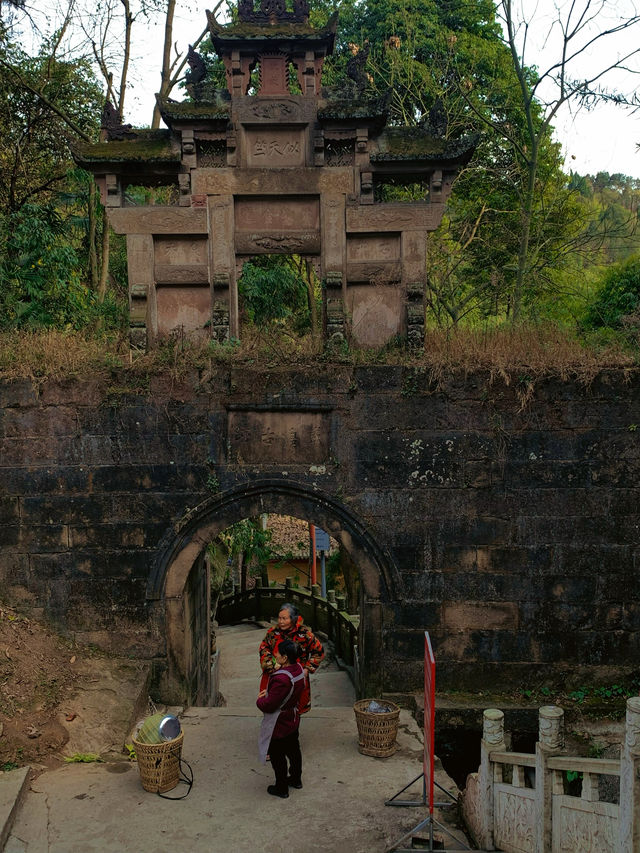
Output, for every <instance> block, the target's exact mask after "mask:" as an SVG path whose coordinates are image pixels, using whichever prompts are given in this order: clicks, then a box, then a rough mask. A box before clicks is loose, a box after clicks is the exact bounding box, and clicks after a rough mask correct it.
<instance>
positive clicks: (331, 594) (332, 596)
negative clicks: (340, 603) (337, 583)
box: [327, 589, 336, 607]
mask: <svg viewBox="0 0 640 853" xmlns="http://www.w3.org/2000/svg"><path fill="white" fill-rule="evenodd" d="M327 601H328V602H329V604H333V605H334V607H335V605H336V591H335V589H329V590H327Z"/></svg>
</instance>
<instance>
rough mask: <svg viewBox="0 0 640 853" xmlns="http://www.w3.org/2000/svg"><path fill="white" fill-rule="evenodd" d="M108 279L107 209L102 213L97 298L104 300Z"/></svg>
mask: <svg viewBox="0 0 640 853" xmlns="http://www.w3.org/2000/svg"><path fill="white" fill-rule="evenodd" d="M108 280H109V219H108V217H107V211H106V210H104V211H103V214H102V258H101V264H100V281H99V282H98V299H99V301H100V302H103V301H104V297H105V295H106V292H107V281H108Z"/></svg>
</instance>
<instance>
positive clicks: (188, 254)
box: [154, 237, 207, 266]
mask: <svg viewBox="0 0 640 853" xmlns="http://www.w3.org/2000/svg"><path fill="white" fill-rule="evenodd" d="M154 245H155V252H156V258H155V260H156V264H161V265H164V264H172V265H173V264H180V265H181V266H182V265H185V264H186V265H187V266H189V265H199V264H206V263H207V238H206V237H203V238H199V239H193V238H189V237H172V238H170V237H156V238H155V240H154Z"/></svg>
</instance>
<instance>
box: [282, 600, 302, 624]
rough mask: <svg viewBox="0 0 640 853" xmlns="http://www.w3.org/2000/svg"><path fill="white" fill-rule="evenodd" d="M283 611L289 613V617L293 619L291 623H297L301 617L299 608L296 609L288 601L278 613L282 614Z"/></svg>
mask: <svg viewBox="0 0 640 853" xmlns="http://www.w3.org/2000/svg"><path fill="white" fill-rule="evenodd" d="M283 610H286V611H287V613H288V614H289V616H290V618H291V621H292V622H295V621H296V619H297V618H298V616H299V615H300V614H299V613H298V608H297V607H294V605H293V604H289V602H288V601H287V602H285V604H282V605H281V606H280V607H279V608H278V613H282V611H283Z"/></svg>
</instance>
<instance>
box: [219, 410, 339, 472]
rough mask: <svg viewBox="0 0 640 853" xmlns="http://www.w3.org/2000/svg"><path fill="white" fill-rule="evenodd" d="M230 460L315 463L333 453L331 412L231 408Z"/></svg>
mask: <svg viewBox="0 0 640 853" xmlns="http://www.w3.org/2000/svg"><path fill="white" fill-rule="evenodd" d="M227 425H228V436H229V453H230V459H229V461H230V462H236V463H239V464H248V465H253V464H256V463H262V464H265V463H267V464H268V463H274V462H275V463H278V464H279V463H290V464H295V463H298V464H313V463H320V462H325V461H326V460H327V458H328V456H329V413H328V412H261V411H231V412H229V414H228V423H227Z"/></svg>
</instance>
